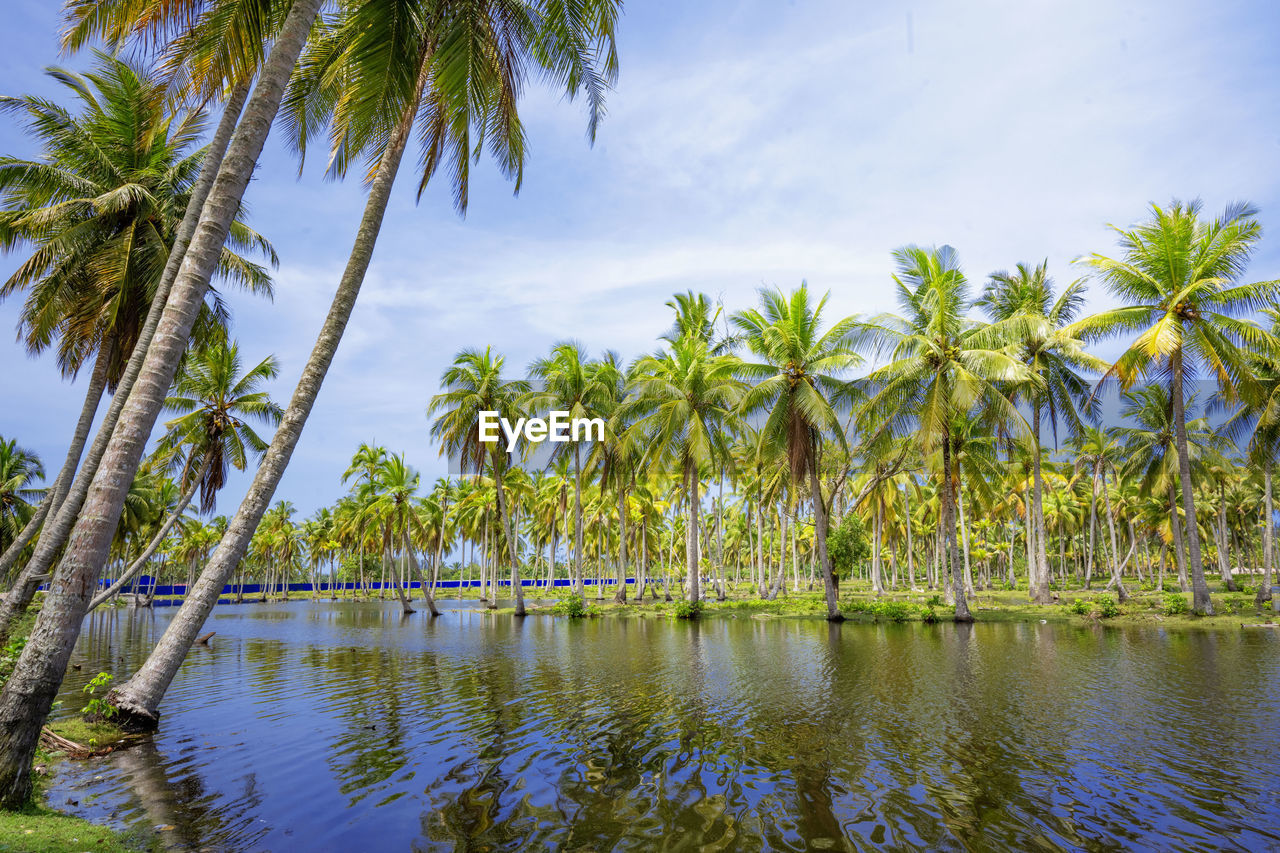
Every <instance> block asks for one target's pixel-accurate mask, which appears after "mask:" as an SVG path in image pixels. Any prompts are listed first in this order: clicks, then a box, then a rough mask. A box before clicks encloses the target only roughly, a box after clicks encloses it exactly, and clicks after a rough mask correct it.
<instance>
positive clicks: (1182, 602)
mask: <svg viewBox="0 0 1280 853" xmlns="http://www.w3.org/2000/svg"><path fill="white" fill-rule="evenodd" d="M1162 610H1163V612H1164V615H1165V616H1180V615H1182V614H1184V613H1190V612H1191V605H1190V604H1188V603H1187V597H1186V596H1185V595H1183V594H1182V593H1180V592H1167V593H1165V596H1164V607H1163V608H1162Z"/></svg>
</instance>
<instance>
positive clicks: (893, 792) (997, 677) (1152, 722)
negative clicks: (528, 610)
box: [50, 602, 1280, 851]
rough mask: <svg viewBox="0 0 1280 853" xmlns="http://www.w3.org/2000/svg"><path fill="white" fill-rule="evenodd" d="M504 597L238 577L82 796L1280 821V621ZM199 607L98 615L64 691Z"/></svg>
mask: <svg viewBox="0 0 1280 853" xmlns="http://www.w3.org/2000/svg"><path fill="white" fill-rule="evenodd" d="M445 604H446V605H447V604H448V602H445ZM474 608H475V604H474V602H468V603H466V604H465V606H463V605H459V606H455V607H454V608H452V609H448V610H446V611H445V612H444V613H443V615H442V616H441V617H439V618H438V619H435V620H431V619H429V618H428V617H427V616H426V615H425V614H422V613H418V614H414V615H411V616H408V617H401V616H400V614H399V613H398V612H396V611H397V610H398V605H396V604H394V603H392V602H387V603H379V602H371V603H360V604H357V603H346V602H338V603H330V602H319V603H306V602H293V603H281V604H252V605H249V604H246V605H237V606H220V607H218V608H217V609H216V610H215V612H214V614H213V616H212V617H210V620H209V623H208V625H207V630H212V631H216V632H217V635H216V637H215V638H214V640H213V643H212V647H211V648H201V647H197V648H195V649H193V650H192V652H191V654H190V655H189V656H188V658H187V661H186V663H185V664H184V666H183V668H182V671H181V673H180V674H179V676H178V678H177V679H176V680H175V682H174V684H173V686H172V688H171V689H170V691H169V694H168V696H167V697H166V700H165V703H164V705H163V707H162V711H163V719H162V721H161V728H160V731H159V732H158V733H157V735H156V736H155V738H154V742H153V743H149V744H146V745H143V746H141V747H138V748H134V749H130V750H125V751H123V752H120V753H118V754H113V755H110V756H107V757H105V758H102V759H96V760H93V761H89V762H62V763H61V764H60V765H59V767H58V770H57V779H56V782H55V784H54V786H53V789H52V791H51V795H50V796H51V802H52V803H53V804H55V805H57V806H58V807H60V808H65V809H67V810H69V811H73V812H75V813H78V814H82V815H84V816H86V817H90V818H92V819H98V820H103V819H107V818H110V820H111V821H112V822H114V823H115V824H116V825H118V826H121V825H122V826H127V827H154V826H165V827H167V828H166V829H165V830H164V831H162V832H161V833H160V834H161V836H162V837H163V838H164V839H165V841H166V843H167V844H168V845H170V847H171V848H172V849H179V850H213V851H289V850H307V851H310V850H334V851H373V850H376V851H384V850H385V851H396V850H413V851H417V850H435V849H460V850H494V849H512V850H514V849H529V848H539V847H563V848H568V849H584V850H610V849H628V848H630V849H651V848H661V849H668V850H686V849H700V850H722V849H733V850H738V849H742V850H753V849H770V850H774V849H776V850H805V849H867V848H877V847H886V848H932V849H1001V850H1054V849H1089V850H1097V849H1108V848H1123V849H1149V850H1174V849H1183V850H1192V849H1199V850H1202V849H1237V850H1263V849H1277V848H1280V750H1278V749H1277V735H1278V734H1280V637H1277V632H1274V631H1263V630H1255V631H1245V630H1241V631H1217V632H1210V631H1203V632H1201V631H1186V630H1184V631H1163V630H1160V629H1154V628H1152V629H1134V628H1126V629H1112V628H1092V627H1073V626H1066V625H1052V624H992V625H983V624H978V625H975V626H955V625H936V626H929V625H921V624H908V625H862V624H845V625H839V626H829V625H827V624H826V623H823V622H809V621H783V620H764V619H753V618H749V617H746V616H743V617H739V618H726V617H715V618H709V619H704V620H703V621H702V622H701V623H693V624H691V623H687V622H677V621H674V620H668V619H661V618H601V619H593V620H581V621H574V622H571V621H568V620H564V619H558V618H553V617H550V616H543V615H537V616H530V617H529V618H526V619H524V620H517V619H514V618H512V617H510V616H507V615H502V614H491V613H485V612H482V611H479V610H476V609H474ZM171 616H172V611H164V610H161V611H155V612H151V611H145V610H144V611H128V610H119V611H114V612H107V613H99V614H95V615H94V616H93V617H91V619H90V621H89V622H87V623H86V625H85V631H84V633H83V635H82V636H81V639H80V643H79V646H78V647H77V650H76V653H75V657H74V658H73V663H75V664H79V665H80V669H79V670H77V671H73V672H71V673H70V677H69V678H68V681H67V683H66V684H65V685H64V688H63V696H62V698H63V705H62V706H61V708H60V712H61V713H68V712H71V711H73V710H74V709H75V708H76V707H78V706H79V705H81V704H83V697H82V695H81V694H80V691H79V688H80V686H81V685H82V684H83V683H84V682H85V681H86V680H87V679H88V678H90V677H92V675H94V674H96V673H97V672H98V671H100V670H109V671H112V672H114V673H116V676H117V678H123V677H125V676H127V674H128V673H129V672H130V671H132V670H133V669H134V668H136V667H137V666H138V665H139V664H140V663H141V661H142V659H143V658H144V657H145V655H146V653H147V651H148V650H149V649H150V648H151V646H152V644H153V643H154V641H155V640H156V639H157V638H158V637H159V636H160V633H161V632H162V631H163V629H164V626H165V624H166V623H167V620H168V619H169V618H171ZM69 800H73V801H75V802H76V803H77V805H76V806H74V807H73V806H70V805H66V804H65V803H67V801H69Z"/></svg>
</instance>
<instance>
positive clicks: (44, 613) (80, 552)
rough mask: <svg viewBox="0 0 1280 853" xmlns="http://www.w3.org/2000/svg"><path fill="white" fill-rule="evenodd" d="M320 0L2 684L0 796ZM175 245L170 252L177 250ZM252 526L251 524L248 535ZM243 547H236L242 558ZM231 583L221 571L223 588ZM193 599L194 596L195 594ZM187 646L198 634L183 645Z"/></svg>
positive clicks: (57, 671)
mask: <svg viewBox="0 0 1280 853" xmlns="http://www.w3.org/2000/svg"><path fill="white" fill-rule="evenodd" d="M321 4H322V0H294V2H293V3H292V4H291V5H290V7H289V11H288V12H287V14H285V15H284V16H283V19H282V23H281V25H280V28H279V29H278V31H276V33H275V38H274V39H273V40H272V43H271V51H270V54H269V55H268V57H267V59H266V61H265V62H264V63H263V64H262V67H261V69H260V71H259V73H258V75H257V85H256V86H255V87H254V89H253V93H252V94H251V95H250V96H249V99H248V102H247V104H246V106H245V108H244V118H243V120H242V121H241V122H240V124H239V126H238V128H237V131H236V132H235V134H234V135H233V138H232V139H231V141H230V143H229V145H228V148H227V153H226V156H225V157H224V158H223V162H222V164H221V167H220V168H219V170H218V175H217V178H216V179H215V180H214V181H213V184H212V186H211V187H210V190H209V195H208V199H207V201H206V204H205V207H204V213H203V214H202V215H201V218H200V227H199V229H197V230H196V231H195V233H194V236H193V237H192V239H191V243H190V245H189V246H188V247H187V249H186V251H185V252H184V253H183V255H182V261H181V263H182V266H181V270H180V271H179V272H178V273H177V274H176V277H175V278H174V280H173V285H172V289H171V291H170V292H169V294H168V299H167V301H166V303H165V305H166V307H165V310H164V312H163V314H162V316H160V317H159V318H158V320H157V322H156V325H155V327H154V329H155V330H154V333H153V337H152V338H151V339H150V341H149V345H148V346H147V347H146V354H145V357H144V358H143V360H142V363H141V364H140V365H138V373H137V380H136V382H135V384H134V386H133V390H132V391H131V393H130V394H129V396H128V400H127V401H126V402H125V403H124V405H123V408H122V409H121V410H120V413H119V421H118V422H117V424H116V429H113V430H112V432H111V438H110V439H109V440H108V441H107V443H106V447H105V450H104V453H103V456H102V461H101V463H100V465H99V468H98V471H97V473H96V475H95V477H94V479H93V481H92V484H91V485H90V486H89V487H88V489H87V494H86V496H85V499H84V502H83V508H82V511H81V512H80V513H79V514H78V516H77V517H76V522H75V527H74V529H73V530H72V532H71V534H70V537H69V538H68V540H67V547H66V555H65V556H64V557H63V558H62V562H61V563H60V565H59V567H58V570H57V572H56V573H55V578H54V579H55V583H54V584H53V585H52V588H51V590H50V594H49V595H48V596H47V597H46V599H45V605H44V607H43V608H42V609H41V612H40V616H39V618H38V619H37V621H36V626H35V628H34V630H33V631H32V633H31V636H30V640H29V641H28V644H27V646H26V647H25V649H24V650H23V654H22V656H21V657H20V658H19V660H18V663H17V665H16V666H15V668H14V672H13V675H12V676H10V678H9V680H8V682H6V684H5V687H4V690H3V693H0V806H4V807H18V806H21V805H22V804H24V803H25V802H27V800H28V799H29V798H30V794H31V776H30V772H29V771H30V768H31V761H32V759H33V757H34V755H35V749H36V743H37V741H38V739H39V734H40V727H41V725H42V724H43V722H44V720H45V718H46V717H47V716H48V713H49V709H50V708H51V707H52V705H53V700H54V697H55V695H56V694H57V689H58V685H59V684H60V683H61V681H62V676H63V674H64V673H65V672H66V667H67V662H68V661H69V660H70V657H71V651H72V648H73V647H74V645H75V642H76V639H77V638H78V637H79V633H80V625H81V623H82V622H83V618H84V613H85V610H86V608H87V607H88V604H89V600H90V595H91V592H92V590H93V588H94V586H95V583H96V580H97V578H98V576H99V575H100V573H101V571H102V568H103V566H104V565H105V564H106V561H107V558H108V555H109V552H110V548H111V542H112V539H113V537H114V534H115V527H116V524H117V522H118V520H119V517H120V510H121V507H122V506H123V503H124V498H125V494H126V492H127V489H128V483H129V482H131V481H132V479H133V474H134V473H136V471H137V470H138V465H139V463H140V462H141V461H142V456H143V453H144V452H145V450H146V442H147V439H148V436H149V435H150V433H151V429H152V427H153V426H154V425H155V422H156V419H157V418H158V417H159V415H160V412H161V410H162V409H163V407H164V399H165V396H166V394H167V392H168V390H169V387H170V385H171V384H172V382H173V379H174V376H175V375H176V373H177V370H178V364H179V362H180V360H181V358H182V355H183V352H184V351H185V349H186V346H187V342H188V340H189V339H190V336H191V331H192V328H193V326H194V324H195V321H196V317H197V315H198V314H199V309H200V306H201V305H203V304H204V299H205V295H206V293H207V292H208V288H209V284H210V282H211V281H212V279H213V276H214V275H215V273H216V272H217V268H218V264H219V262H220V258H221V253H222V249H223V246H224V245H225V244H226V241H227V236H228V233H229V231H230V228H231V223H232V221H233V220H234V217H235V216H236V213H237V212H238V210H239V208H240V203H241V200H242V198H243V197H244V192H245V190H246V189H247V187H248V184H249V179H250V177H252V173H253V169H254V167H255V165H256V163H257V160H258V155H259V154H260V153H261V151H262V146H263V144H264V143H265V141H266V137H267V133H268V131H269V130H270V128H271V124H272V122H273V121H274V119H275V115H276V112H277V110H278V109H279V105H280V99H281V97H282V96H283V94H284V87H285V84H286V83H287V81H288V79H289V77H290V75H291V74H292V72H293V68H294V65H295V64H296V63H297V59H298V55H299V54H300V53H301V52H302V45H303V43H304V42H305V41H306V38H307V36H308V34H309V33H310V30H311V26H312V24H313V23H314V22H315V19H316V16H317V15H318V13H319V10H320V6H321ZM173 254H174V253H173V252H171V253H170V260H172V259H173ZM131 368H132V365H131ZM254 527H256V524H255V525H254ZM251 531H252V528H251V529H250V530H249V531H246V535H247V534H248V533H251ZM219 550H220V551H221V550H223V549H219ZM240 556H241V555H240V554H237V555H236V557H235V560H233V566H234V563H236V562H238V561H239V558H240ZM222 583H223V581H219V589H218V591H217V592H220V591H221V584H222ZM191 599H192V596H188V601H190V600H191ZM214 600H215V601H216V593H215V599H214ZM177 621H180V620H176V619H175V622H171V623H170V627H173V625H174V624H175V623H176V622H177ZM201 623H203V619H202V620H201ZM197 630H198V628H197ZM193 636H194V635H193ZM188 648H190V643H189V642H188V643H187V646H186V647H185V648H184V649H183V654H184V655H185V651H186V649H188ZM174 668H175V670H176V664H175V665H174Z"/></svg>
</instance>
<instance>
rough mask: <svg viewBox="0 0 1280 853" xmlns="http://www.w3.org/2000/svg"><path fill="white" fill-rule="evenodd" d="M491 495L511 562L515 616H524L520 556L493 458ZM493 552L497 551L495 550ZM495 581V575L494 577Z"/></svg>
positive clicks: (495, 596) (499, 476)
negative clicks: (495, 502)
mask: <svg viewBox="0 0 1280 853" xmlns="http://www.w3.org/2000/svg"><path fill="white" fill-rule="evenodd" d="M493 486H494V488H493V493H494V496H495V497H496V498H497V501H498V516H499V517H500V519H501V521H502V535H503V536H504V537H506V540H507V557H508V559H510V560H511V595H512V597H513V598H515V601H516V615H517V616H523V615H525V610H524V588H523V587H522V586H521V585H520V556H519V553H518V550H517V548H516V538H515V535H514V531H512V529H511V513H510V512H509V511H508V509H507V497H506V490H505V489H503V488H502V475H501V474H500V473H499V471H498V464H497V460H496V458H495V460H494V465H493ZM494 551H495V552H496V551H498V549H497V548H495V549H494ZM494 577H495V581H496V578H497V575H496V573H495V575H494ZM494 598H497V584H496V583H495V584H494Z"/></svg>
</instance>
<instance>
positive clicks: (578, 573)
mask: <svg viewBox="0 0 1280 853" xmlns="http://www.w3.org/2000/svg"><path fill="white" fill-rule="evenodd" d="M573 587H574V592H575V593H576V594H578V595H584V594H585V592H586V591H585V590H584V589H583V584H582V453H581V446H580V445H579V444H578V443H577V442H574V444H573Z"/></svg>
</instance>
